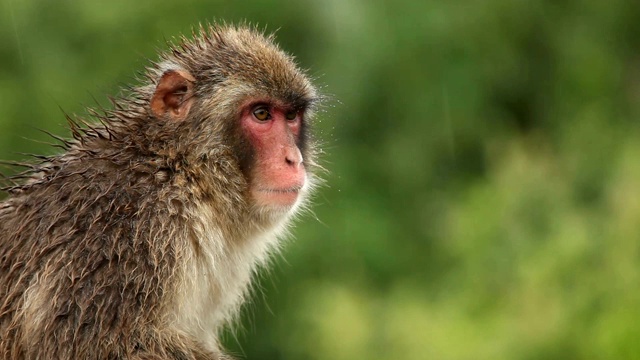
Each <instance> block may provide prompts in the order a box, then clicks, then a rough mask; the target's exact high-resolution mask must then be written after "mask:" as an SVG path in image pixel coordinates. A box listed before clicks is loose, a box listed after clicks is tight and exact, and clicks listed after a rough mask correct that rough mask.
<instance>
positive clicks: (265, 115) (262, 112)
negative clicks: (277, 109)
mask: <svg viewBox="0 0 640 360" xmlns="http://www.w3.org/2000/svg"><path fill="white" fill-rule="evenodd" d="M253 116H255V118H256V119H258V120H260V121H264V120H269V119H271V114H270V113H269V110H267V108H264V107H259V108H257V109H255V110H253Z"/></svg>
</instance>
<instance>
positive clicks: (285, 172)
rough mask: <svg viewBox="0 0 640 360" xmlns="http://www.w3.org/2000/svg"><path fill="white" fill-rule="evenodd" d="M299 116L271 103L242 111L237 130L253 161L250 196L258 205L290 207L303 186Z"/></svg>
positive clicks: (259, 104) (303, 175) (247, 107)
mask: <svg viewBox="0 0 640 360" xmlns="http://www.w3.org/2000/svg"><path fill="white" fill-rule="evenodd" d="M301 122H302V113H301V112H297V111H294V110H292V109H288V108H286V107H284V106H279V105H278V104H274V103H272V102H253V103H251V104H250V105H248V106H246V107H245V108H244V110H243V112H242V118H241V127H242V130H243V131H244V132H245V134H246V136H247V137H248V138H249V141H251V144H252V145H253V148H254V151H255V156H256V159H255V161H254V165H253V168H252V174H251V177H250V178H251V179H252V180H251V181H252V183H251V184H250V186H251V195H252V196H253V198H254V200H255V201H256V203H257V204H258V205H267V206H269V205H271V206H273V205H276V206H292V205H294V204H295V202H296V201H297V200H298V197H299V194H300V191H301V190H302V188H303V186H304V185H305V181H306V171H305V167H304V159H303V158H302V154H301V153H300V149H298V146H297V145H296V144H297V143H298V140H299V137H300V131H301V126H302V124H301Z"/></svg>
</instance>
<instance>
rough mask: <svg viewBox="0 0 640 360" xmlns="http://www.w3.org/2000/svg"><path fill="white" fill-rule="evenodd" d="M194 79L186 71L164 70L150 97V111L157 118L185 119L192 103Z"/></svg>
mask: <svg viewBox="0 0 640 360" xmlns="http://www.w3.org/2000/svg"><path fill="white" fill-rule="evenodd" d="M195 81H196V79H195V78H194V77H193V76H192V75H191V74H189V73H188V72H186V71H183V70H168V71H166V72H165V73H164V74H162V77H161V78H160V81H158V86H156V91H155V92H154V93H153V97H152V98H151V104H150V105H151V112H153V114H154V115H155V116H156V117H157V118H159V119H163V118H168V119H171V120H173V121H176V122H179V121H183V120H184V119H186V118H187V115H188V114H189V109H190V108H191V104H192V103H193V84H194V83H195Z"/></svg>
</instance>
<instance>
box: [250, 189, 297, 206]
mask: <svg viewBox="0 0 640 360" xmlns="http://www.w3.org/2000/svg"><path fill="white" fill-rule="evenodd" d="M300 190H302V185H297V186H292V187H289V188H267V187H263V188H259V189H258V190H257V191H256V192H255V193H254V196H255V197H256V199H257V200H258V202H260V203H262V204H264V205H280V206H291V205H293V204H295V202H296V201H297V200H298V196H299V195H300Z"/></svg>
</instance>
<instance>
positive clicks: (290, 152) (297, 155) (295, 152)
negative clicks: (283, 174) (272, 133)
mask: <svg viewBox="0 0 640 360" xmlns="http://www.w3.org/2000/svg"><path fill="white" fill-rule="evenodd" d="M284 161H285V162H286V163H287V166H291V167H294V168H297V167H299V166H300V165H302V153H301V152H300V150H299V149H298V148H297V147H289V148H287V149H285V154H284Z"/></svg>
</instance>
